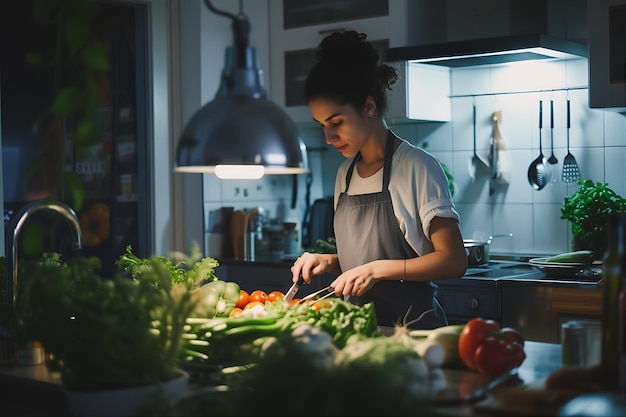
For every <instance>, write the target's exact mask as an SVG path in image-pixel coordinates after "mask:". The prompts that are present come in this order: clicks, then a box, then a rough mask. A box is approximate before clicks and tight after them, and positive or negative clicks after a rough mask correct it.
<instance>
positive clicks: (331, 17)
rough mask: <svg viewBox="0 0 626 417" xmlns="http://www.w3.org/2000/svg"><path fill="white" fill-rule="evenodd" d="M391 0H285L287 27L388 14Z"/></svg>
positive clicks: (284, 9)
mask: <svg viewBox="0 0 626 417" xmlns="http://www.w3.org/2000/svg"><path fill="white" fill-rule="evenodd" d="M388 14H389V0H348V1H346V0H343V1H341V0H340V1H337V0H283V24H284V28H285V29H294V28H299V27H305V26H316V25H320V24H324V23H329V22H345V21H349V20H358V19H368V18H372V17H379V16H387V15H388Z"/></svg>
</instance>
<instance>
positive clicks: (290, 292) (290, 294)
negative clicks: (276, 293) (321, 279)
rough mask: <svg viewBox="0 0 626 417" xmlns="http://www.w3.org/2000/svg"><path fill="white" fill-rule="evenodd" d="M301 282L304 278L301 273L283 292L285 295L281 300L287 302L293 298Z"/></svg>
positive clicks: (302, 282)
mask: <svg viewBox="0 0 626 417" xmlns="http://www.w3.org/2000/svg"><path fill="white" fill-rule="evenodd" d="M303 284H304V278H302V274H300V278H298V281H296V282H294V283H293V285H292V286H291V288H289V290H288V291H287V292H286V293H285V296H284V297H283V301H287V302H288V303H290V302H291V301H292V300H293V297H294V296H295V295H296V293H297V292H298V290H299V289H300V286H301V285H303Z"/></svg>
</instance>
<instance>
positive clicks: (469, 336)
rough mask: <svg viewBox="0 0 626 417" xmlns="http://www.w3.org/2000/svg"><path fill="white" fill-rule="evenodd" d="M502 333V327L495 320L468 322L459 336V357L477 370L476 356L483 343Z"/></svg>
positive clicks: (469, 366) (474, 319)
mask: <svg viewBox="0 0 626 417" xmlns="http://www.w3.org/2000/svg"><path fill="white" fill-rule="evenodd" d="M499 331H500V325H499V324H498V323H497V322H495V321H494V320H488V319H483V318H480V317H475V318H473V319H471V320H470V321H468V322H467V323H466V324H465V326H464V327H463V330H461V334H460V335H459V356H460V357H461V360H462V361H463V363H464V364H465V365H466V366H467V367H468V368H470V369H473V370H476V365H475V363H474V354H475V353H476V349H477V348H478V346H480V345H481V343H482V342H483V341H484V340H485V339H487V338H488V337H489V336H492V335H493V334H494V333H495V334H497V332H499Z"/></svg>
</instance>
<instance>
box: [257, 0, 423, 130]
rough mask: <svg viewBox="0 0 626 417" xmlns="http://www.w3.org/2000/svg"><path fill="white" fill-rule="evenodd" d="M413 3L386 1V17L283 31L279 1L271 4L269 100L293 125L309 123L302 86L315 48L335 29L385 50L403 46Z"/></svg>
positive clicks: (281, 4) (399, 0)
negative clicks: (362, 36)
mask: <svg viewBox="0 0 626 417" xmlns="http://www.w3.org/2000/svg"><path fill="white" fill-rule="evenodd" d="M322 3H323V2H322ZM334 3H335V2H334ZM357 3H358V2H357ZM414 4H415V2H410V1H407V0H389V3H388V6H389V7H388V14H387V15H383V16H376V17H369V18H363V19H351V20H345V21H338V20H333V21H330V22H326V23H320V24H315V25H309V26H300V27H294V28H286V26H285V9H284V8H283V2H280V1H271V2H270V3H269V5H270V61H271V65H270V77H269V78H270V93H271V98H272V100H273V101H275V102H276V103H277V104H279V105H281V106H284V107H285V109H286V111H287V113H288V114H289V116H290V117H291V118H292V119H293V120H294V121H295V122H296V123H312V119H311V114H310V113H309V110H308V107H307V106H306V105H305V103H303V102H302V86H303V83H304V80H305V78H306V74H307V73H308V69H309V68H310V66H311V64H312V62H313V57H314V53H315V48H316V47H317V45H318V44H319V43H320V42H321V41H322V40H323V39H324V37H326V36H327V35H329V34H330V33H332V32H335V31H339V30H356V31H358V32H362V33H365V34H366V35H367V39H368V40H370V41H375V42H376V43H377V44H380V45H383V44H384V45H386V46H385V48H386V47H396V46H403V45H407V44H408V43H409V41H410V38H411V36H410V35H409V33H410V31H409V27H408V26H409V25H408V24H407V22H408V21H409V20H410V17H411V14H412V13H414V11H413V10H414V8H413V6H414ZM382 56H384V54H383V55H382Z"/></svg>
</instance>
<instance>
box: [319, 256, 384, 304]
mask: <svg viewBox="0 0 626 417" xmlns="http://www.w3.org/2000/svg"><path fill="white" fill-rule="evenodd" d="M375 262H376V261H374V262H368V263H366V264H364V265H361V266H357V267H355V268H352V269H350V270H348V271H346V272H344V273H343V274H341V275H339V276H338V277H337V279H335V280H334V281H333V282H332V283H331V284H330V286H331V287H333V288H334V289H335V294H337V295H344V296H346V295H353V296H357V297H358V296H361V295H363V294H365V293H366V292H367V291H368V290H369V289H370V288H372V287H373V286H374V284H375V283H376V275H375V272H374V269H375V268H374V265H375Z"/></svg>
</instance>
